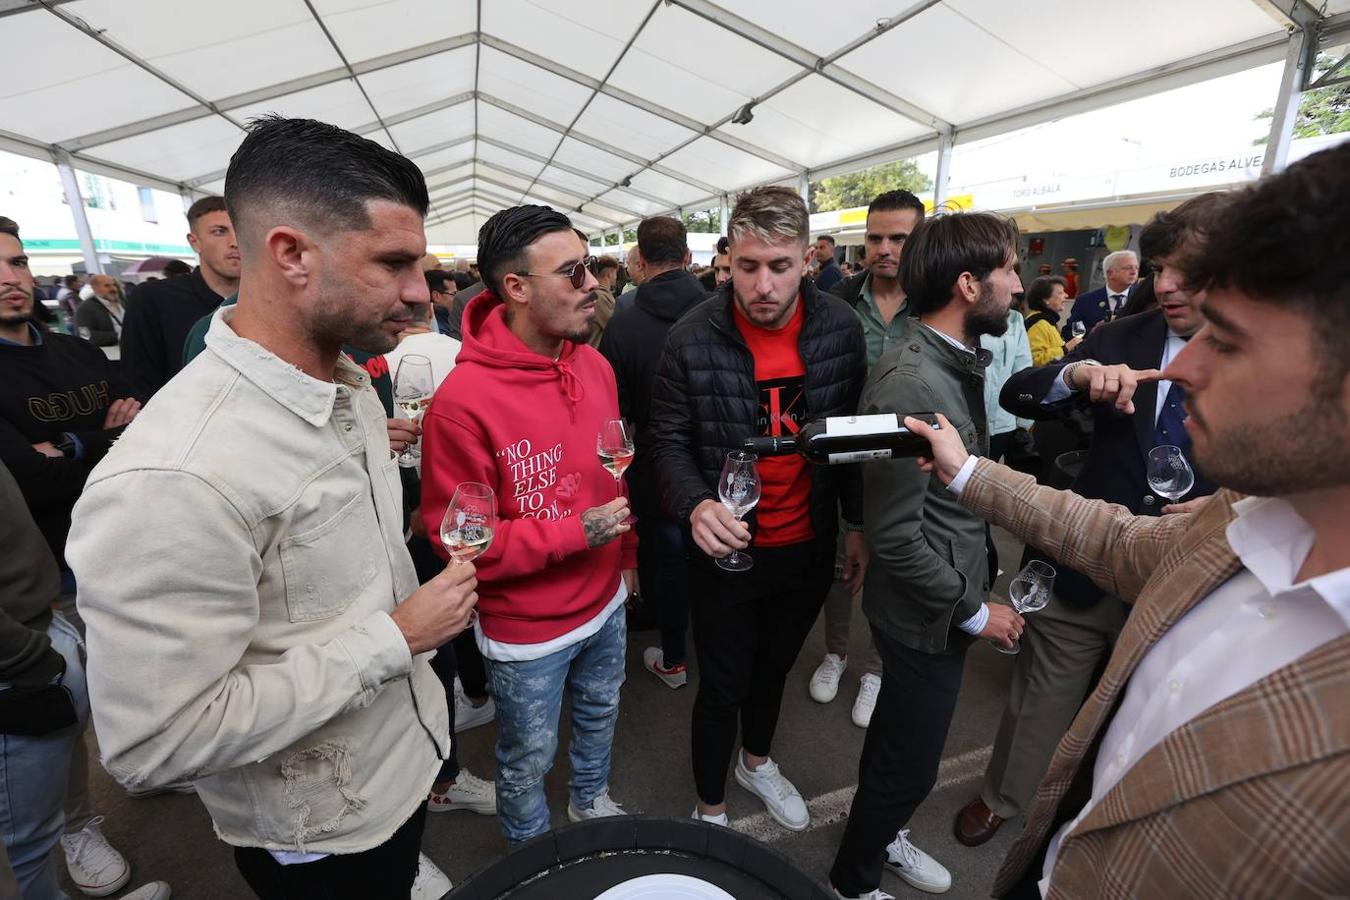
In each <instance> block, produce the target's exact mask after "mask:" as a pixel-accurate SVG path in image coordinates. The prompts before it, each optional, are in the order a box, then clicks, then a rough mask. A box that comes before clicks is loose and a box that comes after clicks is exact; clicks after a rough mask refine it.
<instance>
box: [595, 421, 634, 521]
mask: <svg viewBox="0 0 1350 900" xmlns="http://www.w3.org/2000/svg"><path fill="white" fill-rule="evenodd" d="M595 455H596V457H598V458H599V460H600V465H602V466H604V467H605V470H606V471H607V472H609V474H611V475H613V476H614V487H615V489H616V490H617V489H618V486H619V483H620V482H621V481H622V480H623V473H624V472H626V471H628V467H629V466H630V465H632V463H633V428H632V426H631V425H629V424H628V420H627V419H609V420H607V421H606V422H605V424H603V425H601V426H600V433H599V434H597V435H596V436H595ZM623 521H624V524H625V525H632V524H633V523H634V522H636V521H637V518H636V517H634V516H631V515H630V516H627V517H625V518H624V520H623Z"/></svg>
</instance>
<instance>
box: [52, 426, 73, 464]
mask: <svg viewBox="0 0 1350 900" xmlns="http://www.w3.org/2000/svg"><path fill="white" fill-rule="evenodd" d="M52 446H53V447H55V448H56V449H57V450H60V451H61V455H62V456H64V457H65V458H66V459H71V458H73V457H74V456H75V449H76V448H75V439H74V438H72V437H71V436H70V433H69V432H64V433H62V435H61V440H59V441H52Z"/></svg>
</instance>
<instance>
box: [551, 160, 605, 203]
mask: <svg viewBox="0 0 1350 900" xmlns="http://www.w3.org/2000/svg"><path fill="white" fill-rule="evenodd" d="M539 178H540V179H541V180H543V181H547V182H549V183H550V184H556V185H558V186H559V187H561V188H566V189H567V190H573V191H576V192H577V193H579V194H580V195H581V196H582V197H594V196H596V195H597V194H603V193H604V192H605V190H606V189H607V188H609V186H610V184H611V182H607V181H596V180H594V179H590V178H582V177H581V176H579V175H574V174H573V173H571V172H566V171H563V170H562V169H559V168H558V167H557V166H549V167H548V168H547V169H545V170H544V171H543V172H541V173H540V174H539Z"/></svg>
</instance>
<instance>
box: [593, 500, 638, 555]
mask: <svg viewBox="0 0 1350 900" xmlns="http://www.w3.org/2000/svg"><path fill="white" fill-rule="evenodd" d="M626 518H628V498H627V497H618V498H616V499H614V500H611V501H609V502H608V503H606V504H605V505H604V506H593V507H591V508H590V509H588V510H586V511H585V512H584V513H582V514H581V527H582V528H584V529H585V531H586V546H588V547H602V546H604V545H605V544H608V543H609V542H610V541H612V540H614V539H615V538H616V537H618V536H619V535H621V534H626V533H627V532H628V531H630V530H631V529H632V527H633V526H631V525H625V524H624V521H623V520H624V519H626Z"/></svg>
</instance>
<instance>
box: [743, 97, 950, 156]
mask: <svg viewBox="0 0 1350 900" xmlns="http://www.w3.org/2000/svg"><path fill="white" fill-rule="evenodd" d="M754 114H755V117H754V119H753V120H752V121H751V122H750V123H749V124H746V125H736V124H732V123H728V124H726V125H723V126H722V127H721V128H719V129H718V131H719V132H724V133H726V134H728V135H731V136H732V137H738V138H741V139H742V140H746V141H749V142H750V143H752V144H755V145H757V146H760V147H764V148H766V149H770V150H772V151H773V152H774V153H777V154H778V155H780V156H786V157H788V158H790V159H793V160H796V161H797V162H800V163H805V164H806V165H807V166H816V165H820V164H822V163H826V162H829V161H830V160H834V159H839V158H841V157H844V156H848V155H849V154H850V152H852V153H857V152H866V151H867V150H871V149H874V148H877V147H885V146H887V145H889V144H896V143H899V142H900V141H904V140H908V139H910V138H916V137H919V136H920V135H923V134H926V133H927V131H928V130H927V129H926V128H924V127H923V126H922V125H920V124H918V123H917V122H914V121H912V120H910V119H907V118H905V117H904V116H901V115H898V114H897V113H894V112H891V111H890V110H887V109H885V108H883V107H881V106H879V105H877V104H876V103H873V102H871V101H870V100H867V99H865V98H863V97H861V96H859V95H858V94H855V93H854V92H852V91H849V90H845V89H844V88H842V87H839V86H838V85H836V84H834V83H832V82H830V81H828V80H826V79H825V78H822V77H821V76H819V75H808V76H807V77H806V78H803V79H802V80H801V81H799V82H797V83H796V84H794V85H792V86H791V87H789V88H787V89H786V90H784V91H783V92H782V93H780V94H777V95H775V96H774V97H772V98H771V99H769V100H767V101H765V102H764V103H760V104H757V105H756V106H755V108H754Z"/></svg>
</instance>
